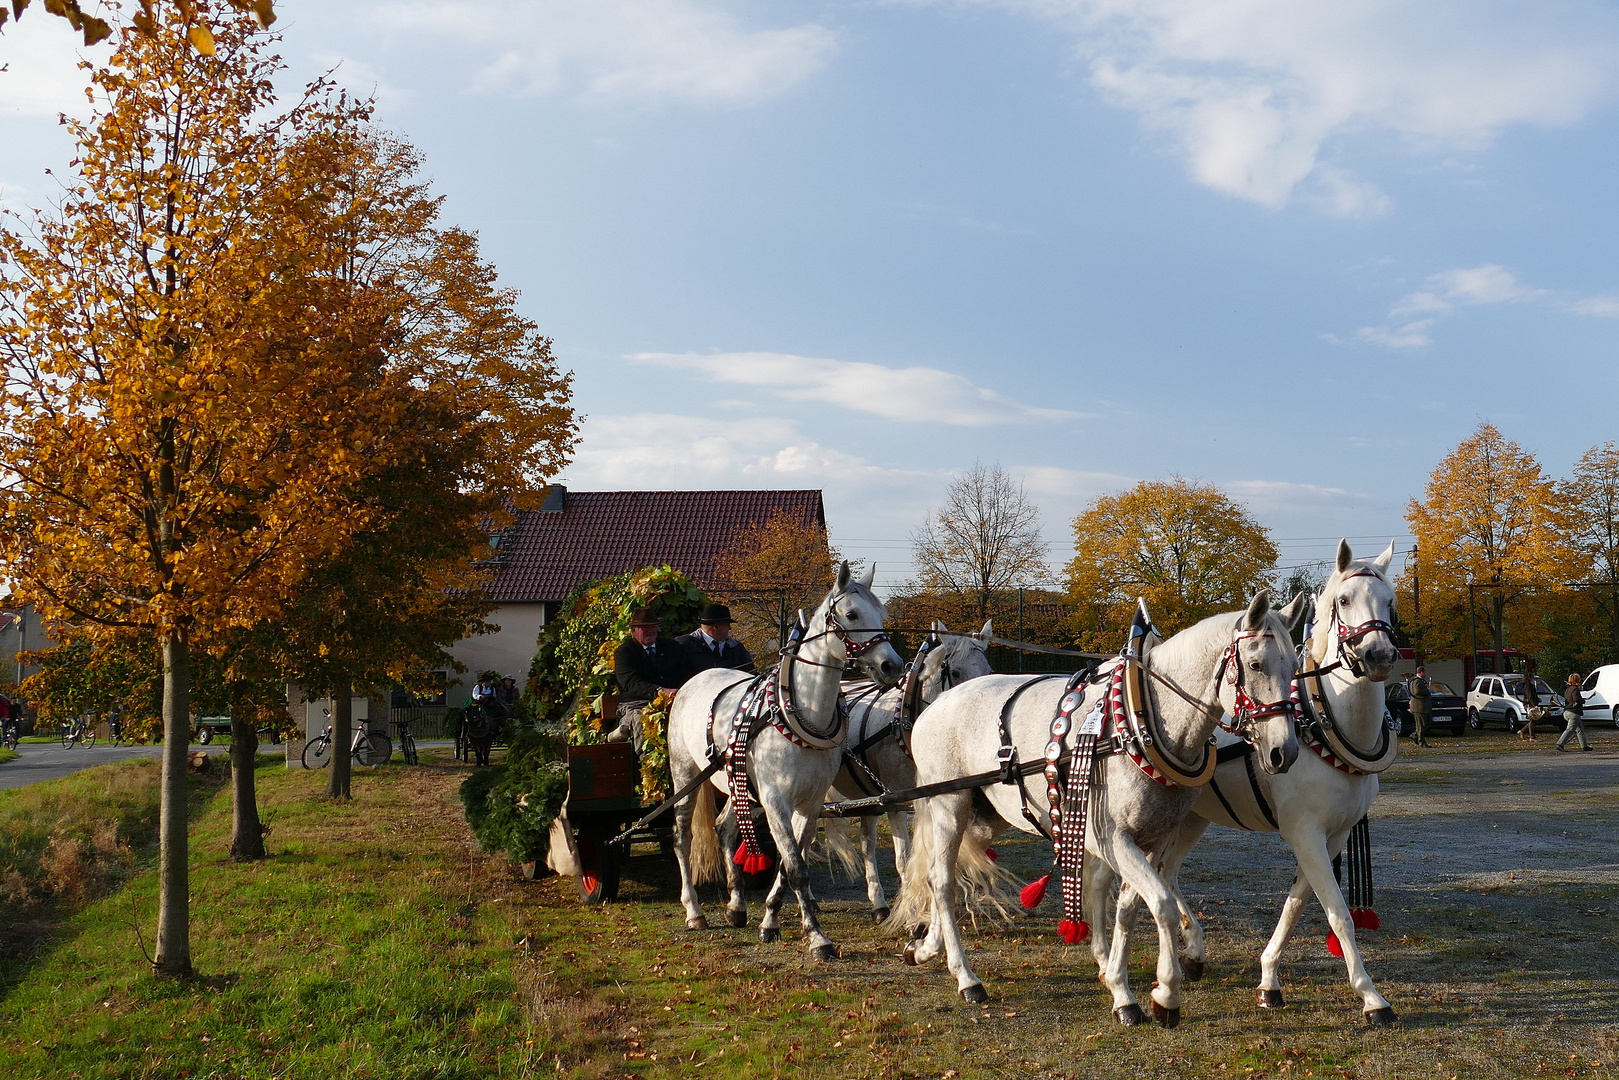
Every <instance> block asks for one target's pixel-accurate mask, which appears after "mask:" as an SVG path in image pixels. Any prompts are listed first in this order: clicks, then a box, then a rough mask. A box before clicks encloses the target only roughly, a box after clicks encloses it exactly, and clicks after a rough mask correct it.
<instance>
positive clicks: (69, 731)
mask: <svg viewBox="0 0 1619 1080" xmlns="http://www.w3.org/2000/svg"><path fill="white" fill-rule="evenodd" d="M74 738H75V733H74V731H73V725H72V724H63V725H62V749H63V750H66V749H67V748H68V747H70V746H72V745H73V740H74Z"/></svg>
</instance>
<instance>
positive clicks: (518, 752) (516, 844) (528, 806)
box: [461, 728, 568, 863]
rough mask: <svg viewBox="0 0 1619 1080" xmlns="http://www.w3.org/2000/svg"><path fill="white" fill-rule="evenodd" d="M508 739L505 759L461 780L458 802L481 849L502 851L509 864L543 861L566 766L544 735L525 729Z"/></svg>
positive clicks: (563, 794) (563, 795)
mask: <svg viewBox="0 0 1619 1080" xmlns="http://www.w3.org/2000/svg"><path fill="white" fill-rule="evenodd" d="M513 739H514V741H513V745H512V747H511V749H510V751H509V752H508V753H507V756H506V760H505V762H503V763H502V764H500V765H496V766H494V767H493V768H488V769H479V770H477V771H476V772H474V773H473V774H472V775H471V776H470V777H468V778H467V779H466V780H465V781H464V782H463V783H462V784H461V804H462V805H463V806H464V807H465V808H466V814H467V823H468V824H469V825H470V826H471V827H472V833H473V835H474V836H476V837H477V838H478V842H479V844H481V845H482V846H483V849H484V850H485V851H491V852H493V851H504V852H505V853H506V855H507V857H508V858H510V859H511V860H512V862H514V863H521V862H527V861H529V860H530V859H532V860H535V861H537V862H538V861H543V860H544V859H545V856H546V852H547V851H549V850H550V838H551V823H552V822H554V821H555V820H556V816H557V814H558V813H560V812H561V810H562V804H563V803H564V802H566V801H567V798H568V767H567V765H566V763H565V762H564V761H563V760H562V747H561V745H560V744H558V743H557V742H556V741H555V739H554V738H552V737H550V736H548V735H547V734H546V733H544V732H542V731H536V730H535V729H533V728H525V729H520V730H519V732H518V733H517V734H516V735H515V736H513Z"/></svg>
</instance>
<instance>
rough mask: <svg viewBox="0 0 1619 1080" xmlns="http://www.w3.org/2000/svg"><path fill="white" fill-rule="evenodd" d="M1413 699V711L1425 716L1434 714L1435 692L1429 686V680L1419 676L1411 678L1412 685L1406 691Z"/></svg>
mask: <svg viewBox="0 0 1619 1080" xmlns="http://www.w3.org/2000/svg"><path fill="white" fill-rule="evenodd" d="M1406 693H1408V694H1409V695H1410V697H1411V711H1412V712H1413V713H1422V714H1423V715H1424V716H1429V715H1432V714H1433V690H1432V688H1430V687H1429V686H1428V680H1427V679H1425V678H1422V677H1421V676H1418V675H1413V676H1411V683H1410V685H1409V687H1408V688H1407V690H1406Z"/></svg>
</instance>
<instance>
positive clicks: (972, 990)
mask: <svg viewBox="0 0 1619 1080" xmlns="http://www.w3.org/2000/svg"><path fill="white" fill-rule="evenodd" d="M961 1000H963V1001H965V1002H966V1003H967V1004H969V1005H982V1004H983V1003H984V1002H986V1001H988V1000H989V992H988V991H986V990H985V989H984V984H983V983H975V984H973V985H972V986H969V987H967V989H965V990H963V991H962V992H961Z"/></svg>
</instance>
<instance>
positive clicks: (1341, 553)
mask: <svg viewBox="0 0 1619 1080" xmlns="http://www.w3.org/2000/svg"><path fill="white" fill-rule="evenodd" d="M1354 557H1355V555H1354V553H1353V552H1351V551H1350V550H1349V541H1348V540H1340V541H1338V573H1340V574H1341V573H1343V572H1344V571H1345V570H1348V569H1349V562H1350V560H1351V559H1353V558H1354Z"/></svg>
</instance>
